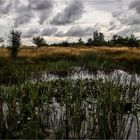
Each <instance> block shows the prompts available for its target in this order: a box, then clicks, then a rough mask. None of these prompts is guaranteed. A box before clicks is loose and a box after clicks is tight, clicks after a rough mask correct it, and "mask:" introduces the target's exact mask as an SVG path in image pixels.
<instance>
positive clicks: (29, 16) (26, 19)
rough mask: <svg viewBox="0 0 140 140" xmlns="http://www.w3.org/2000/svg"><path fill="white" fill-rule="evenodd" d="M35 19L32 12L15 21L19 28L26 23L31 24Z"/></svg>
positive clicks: (18, 16)
mask: <svg viewBox="0 0 140 140" xmlns="http://www.w3.org/2000/svg"><path fill="white" fill-rule="evenodd" d="M33 17H34V14H33V13H32V12H30V13H28V12H23V13H21V14H19V15H17V17H16V19H15V27H18V26H19V25H22V24H24V23H29V22H30V20H31V19H32V18H33Z"/></svg>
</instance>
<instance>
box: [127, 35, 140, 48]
mask: <svg viewBox="0 0 140 140" xmlns="http://www.w3.org/2000/svg"><path fill="white" fill-rule="evenodd" d="M128 45H129V46H130V47H138V46H139V42H138V40H137V39H136V37H135V35H133V34H132V35H131V36H130V37H129V41H128Z"/></svg>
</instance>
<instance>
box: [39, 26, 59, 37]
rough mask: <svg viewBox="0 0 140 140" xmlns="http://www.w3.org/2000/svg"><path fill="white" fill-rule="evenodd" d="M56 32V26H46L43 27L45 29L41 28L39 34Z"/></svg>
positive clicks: (49, 34) (45, 34) (48, 34)
mask: <svg viewBox="0 0 140 140" xmlns="http://www.w3.org/2000/svg"><path fill="white" fill-rule="evenodd" d="M56 32H57V28H56V27H48V28H45V29H43V30H42V32H41V35H44V36H51V35H53V34H54V33H56Z"/></svg>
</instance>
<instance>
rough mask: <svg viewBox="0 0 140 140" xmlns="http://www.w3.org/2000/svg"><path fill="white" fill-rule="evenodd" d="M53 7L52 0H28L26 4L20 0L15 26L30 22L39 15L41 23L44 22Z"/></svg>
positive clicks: (16, 11)
mask: <svg viewBox="0 0 140 140" xmlns="http://www.w3.org/2000/svg"><path fill="white" fill-rule="evenodd" d="M19 2H20V1H19ZM52 9H53V3H52V1H51V0H27V3H26V4H24V3H22V2H20V4H18V5H17V6H16V10H15V13H16V18H15V27H18V26H20V25H22V24H25V23H29V22H30V21H31V20H32V19H33V18H34V17H38V19H39V23H40V24H43V23H44V22H45V21H46V20H47V19H48V17H49V15H50V14H51V12H52Z"/></svg>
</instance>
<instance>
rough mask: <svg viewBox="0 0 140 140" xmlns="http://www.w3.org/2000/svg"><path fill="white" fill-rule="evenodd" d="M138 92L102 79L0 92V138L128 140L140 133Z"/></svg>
mask: <svg viewBox="0 0 140 140" xmlns="http://www.w3.org/2000/svg"><path fill="white" fill-rule="evenodd" d="M139 91H140V87H139V86H137V87H136V86H133V85H132V84H130V85H125V86H124V85H122V84H121V82H119V81H118V82H115V83H114V81H107V80H104V81H103V80H102V79H99V80H93V79H90V80H89V79H85V80H76V81H74V80H61V79H59V80H55V81H48V82H39V81H38V82H36V83H31V82H29V81H28V82H26V83H24V84H18V85H12V86H1V88H0V99H1V100H0V101H1V102H0V110H1V118H0V119H1V121H0V124H1V125H0V126H1V127H0V132H1V133H0V138H7V139H8V138H13V139H14V138H21V139H23V138H24V139H26V138H32V139H33V138H60V139H63V138H66V139H68V138H79V139H82V138H83V139H86V138H87V139H88V138H92V139H128V138H129V137H130V135H131V129H133V124H134V123H136V124H137V129H139V123H140V122H139V116H138V113H139V110H138V109H139V108H138V106H139V103H140V95H139ZM137 132H139V130H137ZM137 135H138V133H137ZM138 137H139V135H138Z"/></svg>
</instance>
